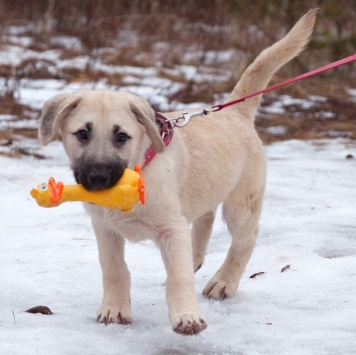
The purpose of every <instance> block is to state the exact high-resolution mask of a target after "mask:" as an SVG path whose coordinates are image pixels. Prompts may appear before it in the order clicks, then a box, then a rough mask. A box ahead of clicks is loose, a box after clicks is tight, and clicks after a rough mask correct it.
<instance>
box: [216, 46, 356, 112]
mask: <svg viewBox="0 0 356 355" xmlns="http://www.w3.org/2000/svg"><path fill="white" fill-rule="evenodd" d="M355 60H356V53H355V54H353V55H350V56H349V57H346V58H344V59H340V60H337V61H336V62H333V63H330V64H327V65H324V66H322V67H320V68H317V69H314V70H311V71H308V72H307V73H304V74H301V75H298V76H296V77H294V78H291V79H288V80H285V81H282V82H281V83H279V84H276V85H273V86H270V87H268V88H266V89H263V90H260V91H257V92H254V93H253V94H250V95H246V96H244V97H241V98H239V99H237V100H234V101H230V102H227V103H225V104H221V105H215V106H213V107H212V108H217V110H216V111H220V110H222V109H223V108H225V107H229V106H231V105H235V104H237V103H239V102H242V101H245V100H247V99H249V98H250V97H253V96H256V95H260V94H264V93H265V92H268V91H272V90H274V89H277V88H279V87H281V86H285V85H289V84H291V83H294V82H296V81H299V80H302V79H306V78H309V77H311V76H313V75H316V74H319V73H322V72H324V71H327V70H330V69H333V68H336V67H339V66H341V65H345V64H348V63H351V62H353V61H355Z"/></svg>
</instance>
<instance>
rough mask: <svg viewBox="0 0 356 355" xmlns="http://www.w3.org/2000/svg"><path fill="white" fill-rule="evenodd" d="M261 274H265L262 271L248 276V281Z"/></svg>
mask: <svg viewBox="0 0 356 355" xmlns="http://www.w3.org/2000/svg"><path fill="white" fill-rule="evenodd" d="M263 274H265V272H264V271H260V272H256V273H255V274H252V275H251V276H250V279H254V278H255V277H256V276H260V275H263Z"/></svg>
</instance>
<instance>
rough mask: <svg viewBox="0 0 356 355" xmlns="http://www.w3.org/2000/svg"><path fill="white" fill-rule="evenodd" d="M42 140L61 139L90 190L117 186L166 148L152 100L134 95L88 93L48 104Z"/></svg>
mask: <svg viewBox="0 0 356 355" xmlns="http://www.w3.org/2000/svg"><path fill="white" fill-rule="evenodd" d="M38 137H39V140H40V142H41V143H42V144H44V145H46V144H48V143H49V142H51V141H53V140H55V139H61V140H62V142H63V145H64V149H65V151H66V153H67V155H68V157H69V159H70V163H71V167H72V169H73V172H74V176H75V179H76V180H77V182H78V183H80V184H82V185H83V186H84V187H85V188H86V189H87V190H102V189H105V188H109V187H112V186H114V185H115V184H116V182H117V181H118V180H119V179H120V177H121V175H122V173H123V171H124V170H125V168H127V167H130V168H133V167H134V166H135V164H142V162H143V157H144V153H145V151H146V150H147V149H148V147H149V146H150V145H153V146H154V148H155V150H156V151H157V152H162V151H163V150H164V144H163V141H162V139H161V137H160V134H159V130H158V127H157V125H156V124H155V113H154V111H153V109H152V108H151V107H150V105H149V104H148V102H147V101H146V100H144V99H142V98H139V97H136V96H134V95H131V94H128V93H120V92H113V91H106V90H82V91H79V92H77V93H76V94H73V95H69V94H68V95H67V94H64V95H59V96H56V97H55V98H53V99H51V100H49V101H47V102H46V103H45V105H44V108H43V112H42V116H41V118H40V128H39V133H38Z"/></svg>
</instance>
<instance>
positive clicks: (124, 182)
mask: <svg viewBox="0 0 356 355" xmlns="http://www.w3.org/2000/svg"><path fill="white" fill-rule="evenodd" d="M30 193H31V196H32V197H33V198H34V199H35V200H36V201H37V203H38V205H39V206H41V207H56V206H58V205H60V204H61V203H63V202H67V201H81V202H89V203H93V204H96V205H101V206H104V207H107V208H111V209H120V210H122V211H123V212H131V211H132V210H133V209H134V207H135V206H136V204H137V203H138V202H141V204H145V202H146V192H145V182H144V179H143V177H142V176H141V168H140V166H138V165H137V166H136V167H135V170H131V169H125V171H124V173H123V175H122V177H121V178H120V180H119V181H118V182H117V184H116V185H115V186H113V187H111V188H109V189H105V190H101V191H88V190H86V189H85V188H84V187H83V185H81V184H77V185H63V183H62V182H55V180H54V179H53V177H51V178H49V180H48V183H43V184H41V185H38V186H37V188H34V189H32V190H31V192H30Z"/></svg>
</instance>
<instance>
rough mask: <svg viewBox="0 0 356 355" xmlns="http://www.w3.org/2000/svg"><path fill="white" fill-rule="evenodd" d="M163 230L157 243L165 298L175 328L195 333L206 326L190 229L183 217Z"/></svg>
mask: <svg viewBox="0 0 356 355" xmlns="http://www.w3.org/2000/svg"><path fill="white" fill-rule="evenodd" d="M172 225H174V227H171V226H167V227H165V228H163V229H162V230H161V231H160V234H159V236H158V240H157V242H158V245H159V248H160V250H161V254H162V258H163V261H164V264H165V267H166V271H167V280H166V299H167V305H168V310H169V319H170V322H171V324H172V327H173V329H174V330H175V331H176V332H177V333H181V334H196V333H199V332H200V331H201V330H203V329H205V328H206V327H207V324H206V322H205V320H204V316H203V314H202V313H201V312H200V310H199V308H198V303H197V298H196V293H195V287H194V271H193V260H192V245H191V239H190V238H191V237H190V230H189V227H188V224H187V222H186V221H185V219H184V218H183V217H180V218H177V219H176V220H174V221H172Z"/></svg>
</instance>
